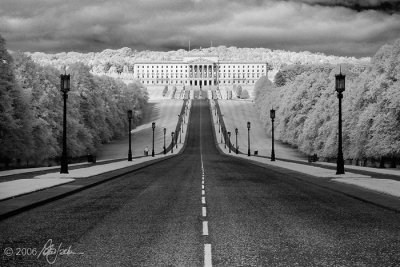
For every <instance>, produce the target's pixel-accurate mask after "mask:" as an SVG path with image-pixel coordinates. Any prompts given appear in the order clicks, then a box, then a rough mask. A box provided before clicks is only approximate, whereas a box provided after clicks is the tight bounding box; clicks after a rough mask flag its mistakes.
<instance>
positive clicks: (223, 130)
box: [222, 127, 226, 149]
mask: <svg viewBox="0 0 400 267" xmlns="http://www.w3.org/2000/svg"><path fill="white" fill-rule="evenodd" d="M222 132H223V134H224V141H225V142H224V144H225V145H224V147H225V149H226V129H225V127H224V128H222Z"/></svg>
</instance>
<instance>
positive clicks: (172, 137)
mask: <svg viewBox="0 0 400 267" xmlns="http://www.w3.org/2000/svg"><path fill="white" fill-rule="evenodd" d="M171 145H172V146H171V154H172V153H174V132H172V133H171Z"/></svg>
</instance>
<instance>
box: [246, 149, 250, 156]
mask: <svg viewBox="0 0 400 267" xmlns="http://www.w3.org/2000/svg"><path fill="white" fill-rule="evenodd" d="M247 156H249V157H250V149H249V150H248V151H247Z"/></svg>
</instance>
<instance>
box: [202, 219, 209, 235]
mask: <svg viewBox="0 0 400 267" xmlns="http://www.w3.org/2000/svg"><path fill="white" fill-rule="evenodd" d="M203 235H208V222H207V221H203Z"/></svg>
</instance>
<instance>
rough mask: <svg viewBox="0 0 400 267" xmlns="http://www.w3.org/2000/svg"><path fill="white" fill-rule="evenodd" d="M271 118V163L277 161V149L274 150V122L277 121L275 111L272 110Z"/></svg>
mask: <svg viewBox="0 0 400 267" xmlns="http://www.w3.org/2000/svg"><path fill="white" fill-rule="evenodd" d="M269 115H270V117H271V121H272V151H271V161H275V149H274V120H275V110H274V109H271V110H270V114H269Z"/></svg>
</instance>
